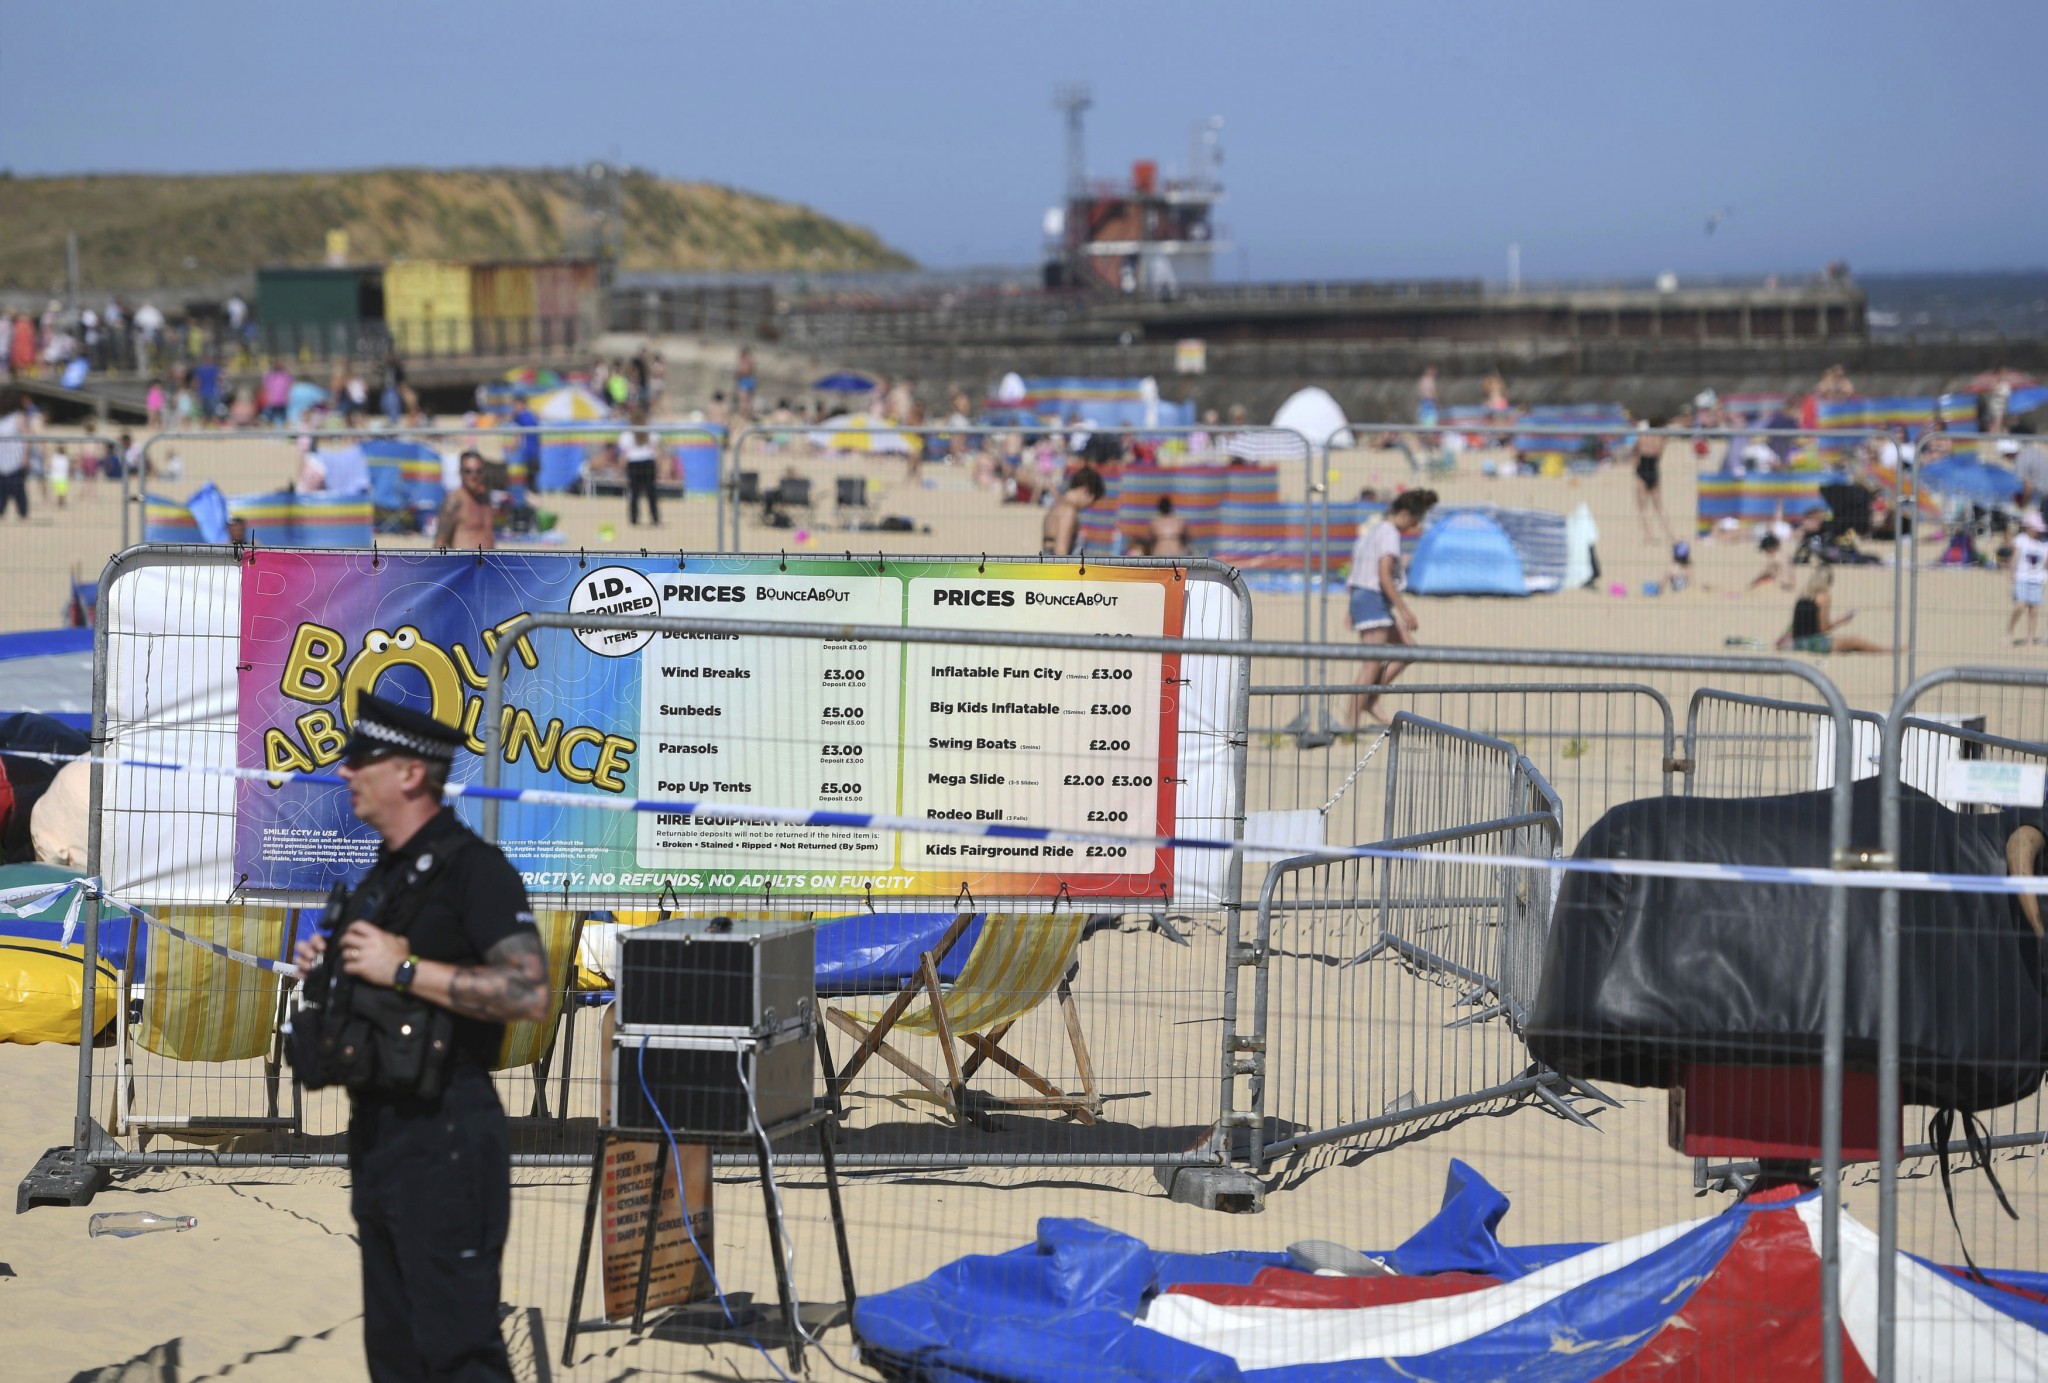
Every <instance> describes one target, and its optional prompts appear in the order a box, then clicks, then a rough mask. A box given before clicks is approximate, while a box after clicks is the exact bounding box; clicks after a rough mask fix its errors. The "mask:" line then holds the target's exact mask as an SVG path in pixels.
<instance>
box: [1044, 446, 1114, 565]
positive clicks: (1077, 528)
mask: <svg viewBox="0 0 2048 1383" xmlns="http://www.w3.org/2000/svg"><path fill="white" fill-rule="evenodd" d="M1103 490H1104V486H1103V484H1102V475H1101V472H1099V471H1097V470H1096V469H1095V468H1094V467H1093V466H1083V467H1081V469H1080V470H1078V471H1075V472H1074V474H1073V476H1072V477H1071V478H1070V479H1069V480H1068V481H1067V488H1066V490H1065V491H1064V492H1063V493H1062V494H1061V495H1060V497H1059V500H1058V501H1057V502H1056V503H1054V505H1053V506H1052V508H1050V509H1048V510H1046V511H1045V528H1044V531H1043V533H1042V534H1041V536H1040V543H1039V551H1041V552H1049V553H1051V554H1052V555H1053V556H1055V557H1065V556H1067V555H1068V554H1070V553H1071V552H1073V550H1074V548H1075V546H1076V545H1077V543H1078V540H1079V539H1080V536H1081V511H1082V510H1083V509H1086V508H1087V507H1088V506H1089V505H1091V504H1093V503H1095V501H1096V500H1098V499H1101V498H1102V495H1103Z"/></svg>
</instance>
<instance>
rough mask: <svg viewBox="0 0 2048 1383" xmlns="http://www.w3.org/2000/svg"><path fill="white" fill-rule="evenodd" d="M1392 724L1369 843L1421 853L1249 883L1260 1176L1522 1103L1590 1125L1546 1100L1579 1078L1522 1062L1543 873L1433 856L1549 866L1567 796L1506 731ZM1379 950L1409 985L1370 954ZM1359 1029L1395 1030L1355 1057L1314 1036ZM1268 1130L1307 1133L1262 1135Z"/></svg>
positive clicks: (1287, 871) (1548, 884) (1404, 719)
mask: <svg viewBox="0 0 2048 1383" xmlns="http://www.w3.org/2000/svg"><path fill="white" fill-rule="evenodd" d="M1389 735H1390V738H1389V740H1388V752H1389V755H1390V762H1389V765H1388V769H1387V787H1386V802H1385V818H1384V820H1385V830H1384V835H1383V836H1382V838H1381V839H1380V840H1379V841H1377V842H1375V843H1376V844H1378V845H1380V846H1383V847H1385V848H1388V849H1399V850H1410V851H1415V852H1417V854H1418V856H1419V858H1416V859H1412V860H1409V859H1403V860H1398V861H1397V860H1346V861H1341V862H1332V861H1329V860H1324V859H1320V858H1317V857H1314V856H1307V857H1300V858H1296V859H1290V860H1283V861H1282V862H1280V863H1279V864H1277V865H1275V866H1274V867H1273V869H1272V871H1271V872H1270V873H1269V874H1268V875H1267V877H1266V881H1265V884H1264V886H1263V888H1262V889H1261V890H1260V893H1259V920H1258V941H1257V943H1256V944H1257V947H1258V950H1259V952H1260V954H1261V955H1262V956H1263V957H1264V958H1265V963H1264V964H1263V965H1261V966H1260V967H1259V971H1258V980H1257V996H1258V997H1257V1005H1258V1020H1257V1024H1256V1027H1257V1029H1258V1031H1259V1032H1261V1033H1263V1034H1264V1036H1265V1040H1266V1046H1265V1048H1264V1056H1265V1062H1264V1072H1263V1073H1262V1075H1261V1076H1260V1077H1259V1078H1258V1079H1256V1080H1255V1081H1254V1082H1253V1094H1252V1103H1253V1112H1254V1114H1255V1115H1256V1116H1257V1120H1258V1121H1257V1123H1256V1124H1255V1125H1254V1127H1253V1131H1252V1138H1253V1143H1252V1152H1251V1161H1252V1166H1253V1169H1254V1170H1255V1171H1259V1172H1263V1171H1264V1170H1265V1169H1266V1167H1267V1165H1268V1164H1269V1163H1270V1162H1272V1161H1274V1160H1276V1159H1279V1158H1282V1157H1287V1156H1291V1155H1293V1154H1296V1153H1300V1152H1304V1151H1306V1150H1308V1149H1311V1148H1315V1147H1320V1146H1324V1145H1327V1144H1331V1143H1337V1142H1345V1141H1350V1140H1354V1139H1359V1138H1363V1137H1366V1136H1368V1135H1371V1134H1373V1133H1377V1132H1379V1131H1381V1130H1386V1129H1394V1128H1400V1127H1403V1126H1406V1125H1409V1124H1414V1123H1419V1122H1424V1121H1431V1120H1437V1119H1441V1118H1443V1117H1445V1116H1448V1115H1452V1114H1455V1113H1457V1112H1459V1111H1462V1110H1468V1109H1472V1108H1474V1107H1477V1106H1484V1105H1490V1104H1495V1103H1497V1102H1511V1101H1514V1100H1517V1099H1520V1098H1524V1097H1533V1098H1536V1099H1540V1100H1543V1101H1545V1102H1547V1103H1548V1104H1550V1105H1551V1106H1552V1107H1553V1108H1555V1109H1557V1110H1558V1111H1559V1112H1561V1113H1563V1114H1564V1115H1565V1116H1566V1117H1568V1118H1570V1119H1572V1120H1574V1121H1575V1122H1578V1123H1580V1124H1582V1125H1583V1124H1585V1123H1586V1120H1585V1119H1584V1117H1583V1116H1581V1115H1580V1114H1579V1113H1578V1112H1577V1111H1576V1110H1573V1109H1572V1108H1571V1106H1570V1105H1569V1104H1567V1103H1566V1102H1565V1101H1564V1100H1563V1099H1562V1098H1560V1097H1559V1095H1558V1094H1557V1093H1556V1088H1557V1087H1562V1088H1565V1089H1567V1090H1571V1089H1576V1088H1577V1087H1574V1086H1573V1085H1572V1084H1571V1083H1570V1082H1567V1081H1565V1080H1564V1079H1563V1078H1562V1077H1559V1076H1558V1075H1556V1073H1554V1072H1551V1071H1547V1070H1542V1069H1537V1068H1534V1067H1532V1066H1531V1064H1530V1062H1529V1060H1528V1057H1527V1053H1526V1052H1525V1051H1523V1050H1522V1049H1521V1043H1520V1029H1521V1023H1522V1016H1523V1014H1524V1012H1525V1011H1526V1010H1527V1008H1528V1006H1529V1004H1531V1003H1532V1002H1533V1001H1534V999H1535V992H1536V984H1537V981H1538V979H1539V978H1540V975H1541V971H1542V964H1543V945H1544V940H1545V938H1546V936H1547V935H1548V931H1549V925H1550V916H1551V902H1552V889H1553V878H1552V876H1551V875H1550V874H1549V873H1548V872H1546V871H1543V870H1541V869H1531V870H1529V871H1526V872H1524V871H1516V870H1510V869H1504V868H1500V867H1497V866H1484V867H1481V866H1475V865H1471V864H1466V863H1462V862H1457V861H1445V862H1444V863H1442V864H1432V863H1430V862H1429V861H1428V858H1427V856H1428V854H1429V853H1430V852H1432V851H1435V850H1441V849H1444V848H1446V847H1448V848H1449V849H1451V850H1460V849H1470V850H1476V851H1481V852H1485V853H1493V854H1516V855H1522V854H1526V855H1527V856H1528V857H1529V858H1530V859H1531V860H1532V861H1541V860H1548V859H1556V858H1557V857H1558V856H1559V855H1560V854H1561V853H1562V849H1563V834H1562V833H1563V820H1562V816H1563V806H1562V804H1561V803H1560V802H1559V801H1558V798H1557V795H1556V794H1555V793H1554V792H1553V791H1552V790H1551V788H1550V786H1549V784H1547V783H1546V782H1544V781H1543V778H1542V775H1541V774H1539V773H1538V772H1537V771H1536V770H1535V768H1534V766H1532V765H1531V764H1530V763H1529V761H1528V760H1527V759H1526V758H1524V757H1522V756H1521V755H1520V754H1518V753H1516V752H1515V749H1514V747H1513V746H1512V745H1510V744H1508V743H1507V742H1505V741H1503V740H1497V739H1493V738H1491V737H1489V736H1485V735H1478V734H1473V733H1472V732H1470V731H1466V730H1460V729H1457V728H1454V727H1452V726H1448V725H1441V724H1437V723H1435V722H1433V721H1429V720H1424V719H1422V718H1420V717H1417V716H1413V715H1410V714H1409V713H1408V712H1406V711H1402V712H1400V713H1398V714H1396V715H1395V717H1394V720H1393V724H1392V726H1391V728H1390V731H1389ZM1432 822H1437V823H1441V824H1435V825H1432V824H1430V823H1432ZM1374 875H1377V880H1376V881H1375V879H1374V877H1373V876H1374ZM1382 957H1385V958H1387V959H1389V960H1390V961H1392V962H1393V963H1394V965H1395V967H1396V968H1397V970H1398V971H1399V972H1400V973H1401V974H1405V975H1406V976H1408V977H1411V978H1412V979H1413V980H1414V981H1415V983H1413V984H1402V983H1401V981H1400V975H1396V974H1392V973H1391V972H1389V970H1388V968H1387V967H1385V966H1372V965H1371V962H1373V961H1375V960H1378V959H1380V958H1382ZM1276 969H1284V970H1285V979H1284V980H1283V981H1276V978H1275V971H1276ZM1397 986H1398V987H1397ZM1276 991H1278V992H1276ZM1452 995H1455V996H1456V997H1455V998H1453V997H1451V996H1452ZM1461 1009H1462V1010H1464V1011H1463V1012H1459V1010H1461ZM1495 1019H1500V1020H1504V1021H1503V1022H1501V1023H1495V1022H1493V1021H1492V1020H1495ZM1364 1023H1370V1024H1371V1025H1372V1027H1373V1029H1374V1030H1375V1031H1378V1032H1381V1033H1385V1034H1387V1035H1388V1038H1387V1040H1386V1041H1385V1042H1384V1043H1381V1044H1375V1049H1374V1050H1373V1051H1372V1053H1371V1055H1370V1058H1369V1059H1367V1060H1362V1061H1355V1060H1352V1059H1351V1058H1350V1054H1349V1053H1348V1052H1347V1051H1346V1050H1345V1045H1346V1044H1345V1042H1344V1040H1343V1039H1342V1037H1341V1036H1337V1035H1333V1034H1332V1033H1331V1032H1328V1031H1325V1029H1329V1028H1332V1027H1334V1029H1335V1030H1336V1033H1339V1034H1341V1033H1343V1032H1344V1031H1346V1030H1347V1025H1352V1024H1364ZM1425 1025H1428V1026H1429V1027H1433V1028H1434V1030H1435V1033H1436V1036H1435V1039H1434V1040H1433V1041H1429V1042H1426V1043H1416V1044H1414V1045H1413V1046H1411V1045H1410V1042H1409V1041H1407V1040H1404V1037H1403V1030H1404V1029H1407V1028H1423V1027H1425ZM1475 1072H1478V1073H1479V1074H1477V1075H1475V1074H1474V1073H1475ZM1474 1086H1477V1087H1478V1088H1476V1089H1475V1088H1473V1087H1474ZM1368 1110H1370V1111H1374V1112H1371V1113H1366V1112H1365V1111H1368ZM1361 1115H1362V1117H1361ZM1269 1127H1272V1128H1273V1131H1274V1132H1277V1131H1278V1130H1279V1129H1300V1130H1302V1131H1301V1132H1298V1133H1294V1134H1292V1135H1291V1136H1286V1137H1270V1136H1269Z"/></svg>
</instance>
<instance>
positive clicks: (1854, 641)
mask: <svg viewBox="0 0 2048 1383" xmlns="http://www.w3.org/2000/svg"><path fill="white" fill-rule="evenodd" d="M1834 585H1835V569H1834V568H1833V567H1820V568H1817V569H1816V570H1815V571H1814V573H1813V575H1811V576H1809V577H1807V578H1806V590H1805V591H1804V592H1803V593H1802V594H1801V595H1800V597H1799V599H1797V600H1795V601H1793V602H1792V625H1791V627H1790V628H1789V629H1787V630H1786V631H1785V632H1784V633H1783V634H1780V635H1779V636H1778V647H1779V649H1780V650H1785V649H1789V650H1791V651H1792V652H1795V653H1889V652H1891V649H1889V648H1887V647H1885V646H1884V645H1883V644H1880V643H1872V642H1871V641H1870V640H1869V639H1864V638H1859V637H1857V636H1856V635H1854V634H1837V633H1836V632H1835V631H1836V630H1837V629H1840V628H1841V627H1842V626H1843V625H1845V624H1847V623H1848V622H1849V621H1850V620H1852V619H1854V618H1856V612H1855V611H1854V610H1850V611H1848V612H1847V613H1845V614H1843V615H1842V617H1841V618H1839V619H1837V618H1835V617H1834V614H1833V610H1832V607H1831V604H1830V601H1831V599H1832V596H1831V592H1832V591H1833V590H1834Z"/></svg>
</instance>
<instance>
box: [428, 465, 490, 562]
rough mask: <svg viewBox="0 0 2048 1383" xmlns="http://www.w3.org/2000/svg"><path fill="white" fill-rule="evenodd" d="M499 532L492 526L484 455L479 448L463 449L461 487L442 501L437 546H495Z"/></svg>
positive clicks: (436, 527)
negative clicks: (477, 450) (485, 481)
mask: <svg viewBox="0 0 2048 1383" xmlns="http://www.w3.org/2000/svg"><path fill="white" fill-rule="evenodd" d="M497 545H498V535H497V533H496V531H495V530H494V529H493V528H492V527H491V492H490V490H488V489H487V488H485V485H484V458H483V457H482V456H481V455H480V454H479V453H477V452H473V451H465V452H464V453H462V488H461V489H459V490H457V491H456V492H455V493H454V494H452V495H450V496H448V498H447V499H446V500H445V501H443V502H442V505H441V517H440V519H439V521H438V522H436V523H435V525H434V546H435V547H437V548H453V547H477V548H483V547H496V546H497Z"/></svg>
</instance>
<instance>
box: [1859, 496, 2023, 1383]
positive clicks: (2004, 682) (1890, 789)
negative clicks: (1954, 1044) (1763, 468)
mask: <svg viewBox="0 0 2048 1383" xmlns="http://www.w3.org/2000/svg"><path fill="white" fill-rule="evenodd" d="M1915 537H1916V540H1917V537H1918V535H1917V534H1916V535H1915ZM1958 682H1962V683H1975V684H1978V685H1986V686H2005V687H2041V686H2048V674H2043V673H2040V672H2033V671H2029V670H2027V669H2024V668H1987V667H1957V668H1941V669H1938V670H1937V671H1934V672H1930V673H1928V674H1927V675H1926V676H1925V677H1919V678H1915V679H1914V680H1913V681H1912V682H1910V683H1908V684H1907V686H1906V688H1905V690H1904V691H1902V692H1900V693H1899V694H1898V696H1897V697H1896V698H1895V699H1894V700H1893V702H1892V707H1891V713H1890V714H1889V715H1887V716H1886V717H1885V723H1884V734H1883V737H1882V738H1881V739H1880V741H1879V745H1880V748H1879V751H1878V779H1879V782H1880V784H1881V789H1880V798H1879V802H1880V806H1879V814H1878V832H1879V837H1878V844H1879V848H1880V849H1881V850H1882V851H1883V854H1884V867H1885V868H1896V867H1897V861H1898V859H1899V853H1900V849H1901V847H1902V846H1903V845H1904V844H1905V842H1904V840H1903V839H1901V835H1900V831H1901V826H1900V821H1899V786H1900V771H1901V767H1902V764H1901V760H1902V758H1903V748H1904V745H1905V738H1906V730H1907V723H1906V722H1907V720H1908V718H1909V717H1910V716H1911V715H1912V711H1913V706H1914V704H1915V703H1917V702H1918V701H1919V700H1920V698H1921V697H1923V696H1925V695H1926V694H1927V693H1928V692H1929V691H1931V690H1932V689H1934V688H1935V687H1938V686H1941V685H1943V684H1946V683H1958ZM1877 916H1878V927H1877V984H1878V989H1877V1380H1878V1383H1891V1380H1892V1379H1893V1378H1894V1377H1895V1376H1896V1370H1897V1367H1898V1344H1897V1337H1898V1290H1899V1289H1898V1251H1899V1151H1900V1150H1899V1111H1900V1106H1901V1104H1902V1103H1903V1092H1902V1091H1901V1090H1900V1088H1899V892H1898V890H1897V889H1893V888H1888V889H1885V890H1884V891H1883V892H1882V893H1881V894H1879V895H1878V915H1877Z"/></svg>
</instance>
